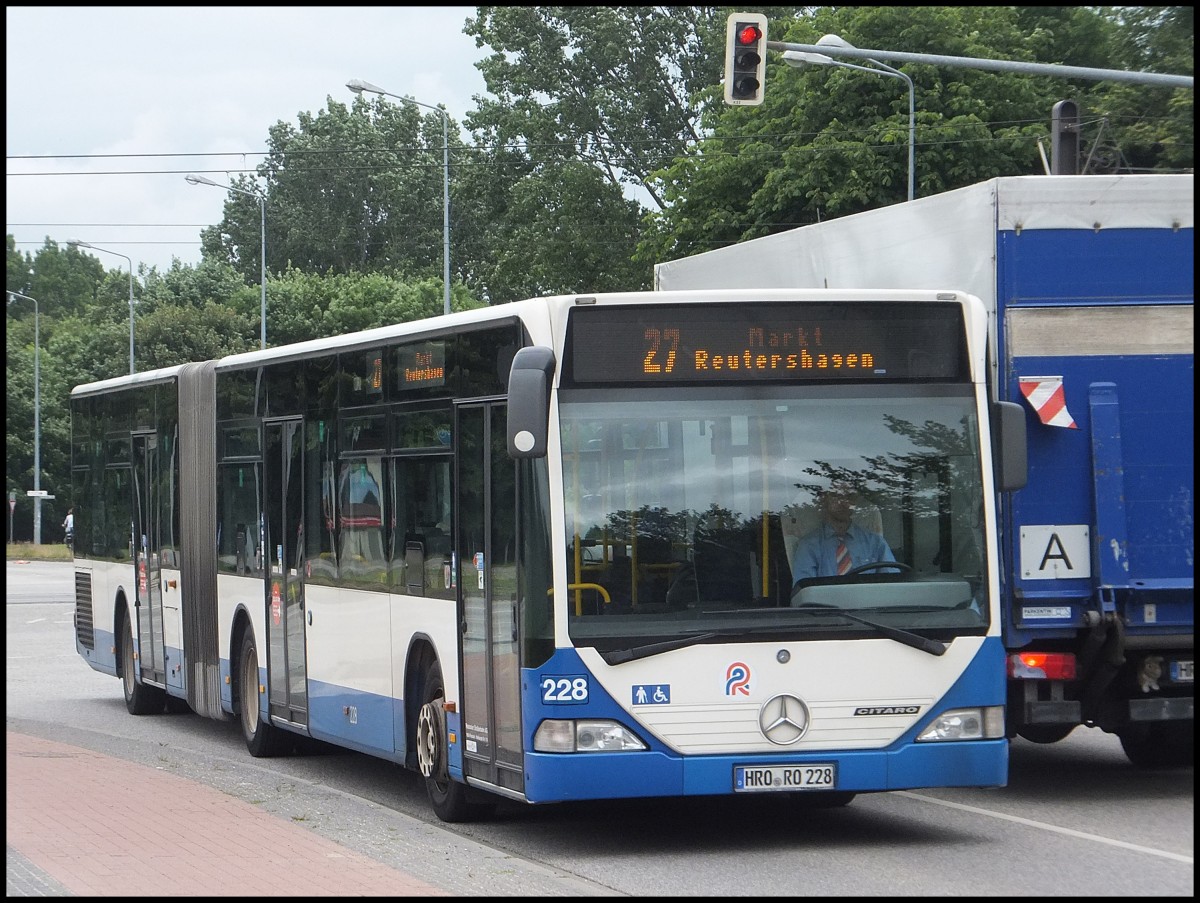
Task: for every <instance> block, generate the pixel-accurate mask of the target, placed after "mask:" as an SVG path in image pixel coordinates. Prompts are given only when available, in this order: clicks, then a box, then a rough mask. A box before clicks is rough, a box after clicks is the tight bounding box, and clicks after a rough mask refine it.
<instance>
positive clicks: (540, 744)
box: [533, 719, 646, 753]
mask: <svg viewBox="0 0 1200 903" xmlns="http://www.w3.org/2000/svg"><path fill="white" fill-rule="evenodd" d="M533 748H534V749H535V750H537V751H538V752H556V753H564V752H565V753H569V752H625V751H627V750H636V749H645V748H646V744H645V743H643V742H642V741H641V740H639V739H638V738H637V737H635V736H634V735H633V734H631V733H630V732H629V731H628V730H626V729H625V728H624V727H622V726H621V725H619V724H618V723H617V722H615V721H599V720H587V721H566V720H558V719H549V720H546V721H543V722H542V723H541V724H540V725H538V729H537V731H536V733H534V735H533Z"/></svg>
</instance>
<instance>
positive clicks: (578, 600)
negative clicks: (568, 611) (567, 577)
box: [546, 583, 612, 615]
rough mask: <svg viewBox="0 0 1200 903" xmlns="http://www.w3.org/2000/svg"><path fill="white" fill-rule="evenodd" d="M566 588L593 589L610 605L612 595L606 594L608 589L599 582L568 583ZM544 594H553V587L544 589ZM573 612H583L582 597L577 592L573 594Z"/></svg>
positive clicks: (577, 613) (579, 613) (578, 613)
mask: <svg viewBox="0 0 1200 903" xmlns="http://www.w3.org/2000/svg"><path fill="white" fill-rule="evenodd" d="M567 589H573V590H581V589H594V590H595V591H596V592H598V593H599V594H600V598H602V599H603V600H604V604H605V605H612V597H611V596H610V595H609V594H608V590H606V589H605V588H604V587H603V586H601V585H600V584H599V583H568V584H567ZM546 595H547V596H553V595H554V587H550V589H548V590H546ZM575 614H576V615H581V614H583V599H582V598H581V597H580V595H579V594H578V593H576V594H575Z"/></svg>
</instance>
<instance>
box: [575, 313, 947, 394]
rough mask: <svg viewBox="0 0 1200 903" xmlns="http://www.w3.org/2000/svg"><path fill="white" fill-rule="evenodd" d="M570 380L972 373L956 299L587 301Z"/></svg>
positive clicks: (776, 378) (577, 315)
mask: <svg viewBox="0 0 1200 903" xmlns="http://www.w3.org/2000/svg"><path fill="white" fill-rule="evenodd" d="M567 339H568V348H569V354H568V361H569V374H568V375H569V380H570V381H571V382H572V383H575V384H577V385H584V384H589V385H590V384H597V383H643V384H657V383H694V382H722V381H726V382H746V381H752V382H757V381H763V382H788V381H819V380H831V381H834V380H847V379H849V380H885V381H892V380H912V379H921V380H929V379H951V380H959V379H965V378H966V374H967V367H966V347H965V346H966V337H965V333H964V329H963V319H962V310H961V308H960V307H959V305H957V304H954V303H933V304H915V303H914V304H905V303H892V302H865V301H864V302H853V301H851V302H843V303H838V304H829V303H820V304H803V303H794V304H787V303H775V304H748V303H745V302H740V303H736V304H728V305H719V306H700V305H688V304H673V305H663V306H653V307H650V306H639V307H602V306H597V307H580V308H576V309H575V310H573V311H572V312H571V321H570V324H569V327H568V336H567Z"/></svg>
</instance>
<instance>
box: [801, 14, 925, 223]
mask: <svg viewBox="0 0 1200 903" xmlns="http://www.w3.org/2000/svg"><path fill="white" fill-rule="evenodd" d="M817 46H825V47H846V48H849V49H851V50H853V49H855V47H854V45H853V44H851V43H850V42H848V41H846V40H845V39H844V38H840V37H838V36H837V35H835V34H827V35H824V36H822V37H821V39H820V40H819V41H817ZM783 61H784V62H785V63H787V64H788V65H789V66H795V67H797V68H798V67H800V66H803V65H805V64H806V63H808V64H811V65H814V66H841V67H842V68H844V69H857V70H859V71H860V72H874V73H875V74H876V75H885V76H890V77H893V78H902V79H904V81H905V82H907V83H908V199H909V200H910V201H911V200H912V199H913V196H914V191H915V187H916V186H915V183H914V172H915V169H916V143H917V117H916V110H917V97H916V91H915V90H914V88H913V80H912V79H911V78H909V77H908V76H907V75H905V74H904V73H903V72H901V71H900V70H899V69H893V68H892V67H891V66H889V65H887V64H886V63H881V62H879V60H872V59H868V60H867V62H868V63H871V64H872V65H871V66H859V65H856V64H855V63H843V62H842V61H841V60H835V59H834V58H833V57H830V56H826V55H825V54H823V53H801V52H800V51H798V50H788V51H785V52H784V53H783ZM875 67H878V68H875Z"/></svg>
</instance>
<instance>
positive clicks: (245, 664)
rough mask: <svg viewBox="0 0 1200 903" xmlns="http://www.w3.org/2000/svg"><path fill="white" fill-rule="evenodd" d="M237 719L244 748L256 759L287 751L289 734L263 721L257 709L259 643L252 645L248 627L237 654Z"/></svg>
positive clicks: (251, 633) (251, 634)
mask: <svg viewBox="0 0 1200 903" xmlns="http://www.w3.org/2000/svg"><path fill="white" fill-rule="evenodd" d="M238 662H239V663H240V665H241V667H240V669H239V670H238V703H239V705H238V708H239V710H240V711H239V717H238V723H239V724H241V726H242V738H243V739H244V740H245V741H246V749H248V750H249V751H250V755H252V756H254V758H256V759H266V758H270V757H271V756H277V755H279V754H280V753H283V752H286V751H287V749H288V747H289V745H290V743H291V737H290V736H289V735H288V734H287V733H286V732H285V731H282V730H280V729H279V728H277V727H276V726H275V725H273V724H271V723H270V722H269V721H263V720H262V718H261V717H260V712H259V709H258V647H257V646H255V645H254V632H253V631H252V630H250V629H249V628H247V629H246V632H245V633H244V634H243V635H242V653H241V655H240V656H239V657H238Z"/></svg>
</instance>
